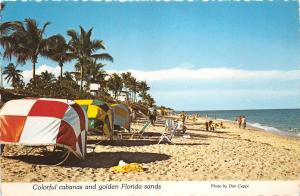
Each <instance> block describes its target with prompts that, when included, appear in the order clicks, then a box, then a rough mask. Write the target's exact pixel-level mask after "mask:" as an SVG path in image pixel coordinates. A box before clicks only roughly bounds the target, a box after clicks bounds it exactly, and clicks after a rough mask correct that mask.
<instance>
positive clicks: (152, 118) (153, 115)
mask: <svg viewBox="0 0 300 196" xmlns="http://www.w3.org/2000/svg"><path fill="white" fill-rule="evenodd" d="M149 120H150V122H151V125H153V126H154V124H155V121H156V108H155V106H152V107H151V108H150V109H149Z"/></svg>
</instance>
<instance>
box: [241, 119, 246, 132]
mask: <svg viewBox="0 0 300 196" xmlns="http://www.w3.org/2000/svg"><path fill="white" fill-rule="evenodd" d="M246 123H247V122H246V117H245V116H243V117H242V119H241V124H242V126H243V128H244V129H245V128H246Z"/></svg>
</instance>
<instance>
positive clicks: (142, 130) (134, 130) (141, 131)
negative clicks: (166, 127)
mask: <svg viewBox="0 0 300 196" xmlns="http://www.w3.org/2000/svg"><path fill="white" fill-rule="evenodd" d="M149 126H150V121H147V122H146V123H145V124H144V126H143V127H142V128H141V129H140V130H139V129H131V132H132V135H131V137H130V138H131V139H132V138H133V137H134V136H135V135H139V137H140V138H143V134H144V133H145V131H146V129H147V128H148V127H149Z"/></svg>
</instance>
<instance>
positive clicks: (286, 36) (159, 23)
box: [2, 1, 300, 110]
mask: <svg viewBox="0 0 300 196" xmlns="http://www.w3.org/2000/svg"><path fill="white" fill-rule="evenodd" d="M28 17H30V18H34V19H36V20H37V21H38V23H39V24H40V26H42V24H44V23H45V22H46V21H50V22H51V25H49V26H48V28H47V30H46V36H51V35H54V34H57V33H60V34H62V35H64V36H65V37H66V38H67V35H66V31H67V30H69V29H75V30H77V31H78V30H79V25H81V26H83V27H84V28H85V29H89V28H92V27H93V34H92V37H93V38H95V39H102V40H104V42H105V45H106V48H107V50H106V51H102V52H109V53H110V54H111V55H112V56H113V57H114V62H113V63H107V65H106V66H105V70H107V71H108V72H109V73H112V72H119V73H120V72H124V71H131V72H132V73H133V75H134V76H136V77H137V78H138V79H139V80H146V81H147V82H148V83H149V85H150V87H151V90H150V94H151V95H152V96H153V97H154V98H155V100H156V102H157V105H165V106H169V107H172V108H174V109H176V110H228V109H271V108H300V34H299V33H300V32H299V29H300V28H299V27H300V26H299V3H298V2H297V1H274V2H270V1H263V2H200V1H197V2H126V3H121V2H89V1H88V2H20V1H19V2H8V3H7V6H6V9H5V11H4V12H3V13H2V20H3V21H13V20H20V21H23V20H24V19H25V18H28ZM67 39H68V38H67ZM7 63H8V62H7V61H4V62H3V64H4V65H5V64H7ZM73 65H74V62H71V63H68V64H66V65H65V67H64V69H65V70H67V71H71V70H73ZM31 66H32V65H31V63H30V62H28V63H26V64H25V65H23V66H20V67H19V68H20V69H22V70H23V71H24V72H23V75H24V78H25V80H29V78H30V77H31V71H32V67H31ZM37 67H38V72H40V71H44V70H49V71H52V72H53V73H55V74H56V75H58V73H59V68H58V67H57V63H56V62H53V61H51V60H48V59H44V58H41V57H40V58H39V59H38V66H37Z"/></svg>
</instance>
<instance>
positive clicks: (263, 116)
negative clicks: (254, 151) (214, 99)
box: [186, 109, 300, 137]
mask: <svg viewBox="0 0 300 196" xmlns="http://www.w3.org/2000/svg"><path fill="white" fill-rule="evenodd" d="M186 113H187V114H195V113H199V114H200V115H201V116H205V115H207V116H208V117H209V118H211V119H219V120H225V121H232V122H233V121H235V118H236V117H237V116H242V115H244V116H245V117H246V119H247V124H248V125H249V126H251V127H255V128H259V129H263V130H265V131H271V132H274V133H278V134H287V135H291V136H296V137H300V109H268V110H219V111H218V110H215V111H187V112H186Z"/></svg>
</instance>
